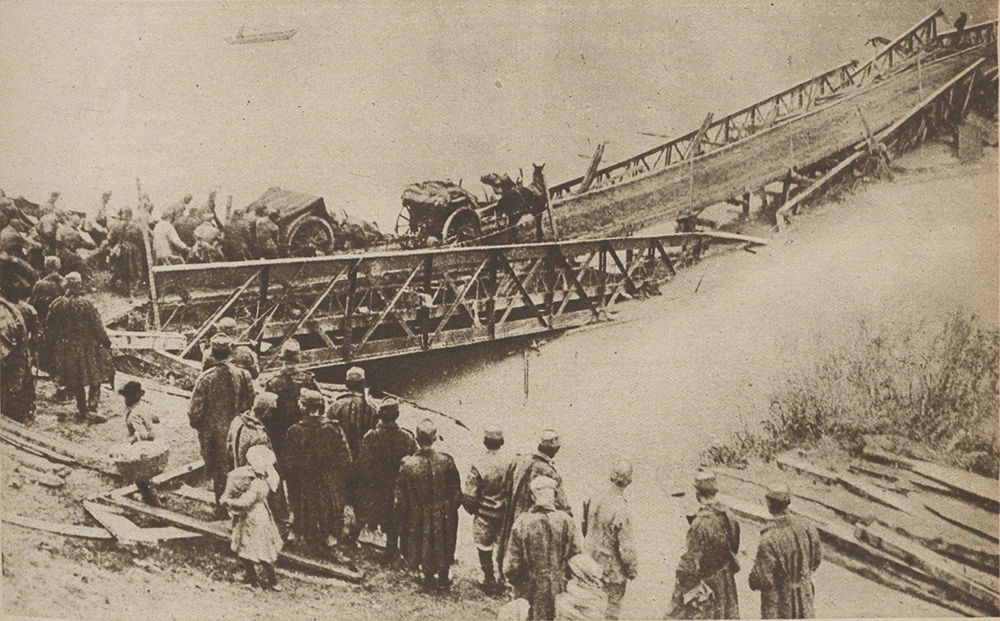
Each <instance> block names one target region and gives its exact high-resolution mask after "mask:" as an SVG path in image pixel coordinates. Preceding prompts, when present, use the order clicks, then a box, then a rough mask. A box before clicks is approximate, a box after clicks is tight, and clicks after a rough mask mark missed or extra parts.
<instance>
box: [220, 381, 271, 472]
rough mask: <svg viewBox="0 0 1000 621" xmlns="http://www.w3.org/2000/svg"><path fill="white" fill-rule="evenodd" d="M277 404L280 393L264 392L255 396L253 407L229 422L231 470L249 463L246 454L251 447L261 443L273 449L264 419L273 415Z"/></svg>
mask: <svg viewBox="0 0 1000 621" xmlns="http://www.w3.org/2000/svg"><path fill="white" fill-rule="evenodd" d="M277 404H278V395H276V394H274V393H273V392H262V393H260V394H259V395H257V396H256V397H254V400H253V407H252V408H250V409H249V410H247V411H246V412H243V413H241V414H240V415H239V416H237V417H236V418H234V419H233V422H231V423H230V424H229V433H228V434H227V435H226V457H227V458H228V459H229V464H228V467H229V470H232V469H233V468H239V467H240V466H245V465H247V459H246V456H247V451H248V450H250V447H252V446H258V445H260V446H266V447H267V448H269V449H271V438H270V436H269V435H268V433H267V429H266V428H265V427H264V421H266V420H268V419H269V418H270V417H271V415H272V413H273V412H274V408H275V407H276V406H277ZM272 450H273V449H272Z"/></svg>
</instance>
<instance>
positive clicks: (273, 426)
mask: <svg viewBox="0 0 1000 621" xmlns="http://www.w3.org/2000/svg"><path fill="white" fill-rule="evenodd" d="M303 388H308V389H309V390H315V391H316V392H319V386H318V385H317V384H316V376H315V375H313V374H312V372H311V371H298V370H296V369H295V368H294V367H292V366H287V365H286V366H283V367H281V369H279V370H278V372H277V373H276V374H275V375H274V377H272V378H271V379H269V380H267V383H265V384H264V390H266V391H267V392H273V393H274V394H276V395H278V406H277V407H276V408H274V411H273V412H271V415H270V416H268V417H267V420H266V421H264V426H265V427H267V432H268V433H269V434H271V443H272V444H273V445H274V452H275V454H276V455H277V456H278V465H279V467H280V466H281V463H282V462H283V461H284V457H283V455H282V450H283V447H284V440H285V434H286V433H287V432H288V430H289V429H290V428H291V427H292V425H294V424H295V423H297V422H299V419H300V418H302V412H300V411H299V393H301V392H302V389H303Z"/></svg>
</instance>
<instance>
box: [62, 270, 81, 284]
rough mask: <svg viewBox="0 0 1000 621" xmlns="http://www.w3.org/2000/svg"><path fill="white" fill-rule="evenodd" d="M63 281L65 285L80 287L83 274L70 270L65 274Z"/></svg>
mask: <svg viewBox="0 0 1000 621" xmlns="http://www.w3.org/2000/svg"><path fill="white" fill-rule="evenodd" d="M63 283H65V285H66V286H67V287H69V286H74V287H82V286H83V276H80V272H70V273H69V274H66V278H64V279H63Z"/></svg>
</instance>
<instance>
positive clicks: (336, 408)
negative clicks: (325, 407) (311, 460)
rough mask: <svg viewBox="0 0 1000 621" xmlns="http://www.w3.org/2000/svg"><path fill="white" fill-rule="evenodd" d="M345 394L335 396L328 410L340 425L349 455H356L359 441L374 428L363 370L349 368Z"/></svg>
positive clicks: (373, 416)
mask: <svg viewBox="0 0 1000 621" xmlns="http://www.w3.org/2000/svg"><path fill="white" fill-rule="evenodd" d="M344 385H345V386H347V392H344V393H342V394H340V395H337V398H336V399H335V400H334V401H333V407H332V408H331V410H330V418H332V419H333V420H335V421H338V422H339V423H340V426H341V428H342V429H343V430H344V433H345V434H346V435H347V446H349V447H351V455H357V454H358V448H359V447H360V446H361V439H362V438H364V437H365V434H366V433H368V432H369V431H371V430H372V429H374V428H375V422H376V418H375V410H374V409H373V408H372V406H371V404H369V403H368V399H367V398H366V397H365V370H364V369H362V368H360V367H351V368H350V369H348V370H347V375H346V376H345V378H344Z"/></svg>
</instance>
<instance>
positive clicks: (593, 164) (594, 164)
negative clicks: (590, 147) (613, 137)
mask: <svg viewBox="0 0 1000 621" xmlns="http://www.w3.org/2000/svg"><path fill="white" fill-rule="evenodd" d="M602 157H604V143H603V142H602V143H600V144H598V145H597V150H596V151H594V157H593V158H591V160H590V166H588V167H587V172H586V174H584V175H583V181H581V182H580V187H579V188H578V189H577V191H576V193H577V194H583V193H584V192H586V191H587V190H589V189H590V184H591V183H593V182H594V175H596V174H597V168H598V166H600V165H601V158H602Z"/></svg>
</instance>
